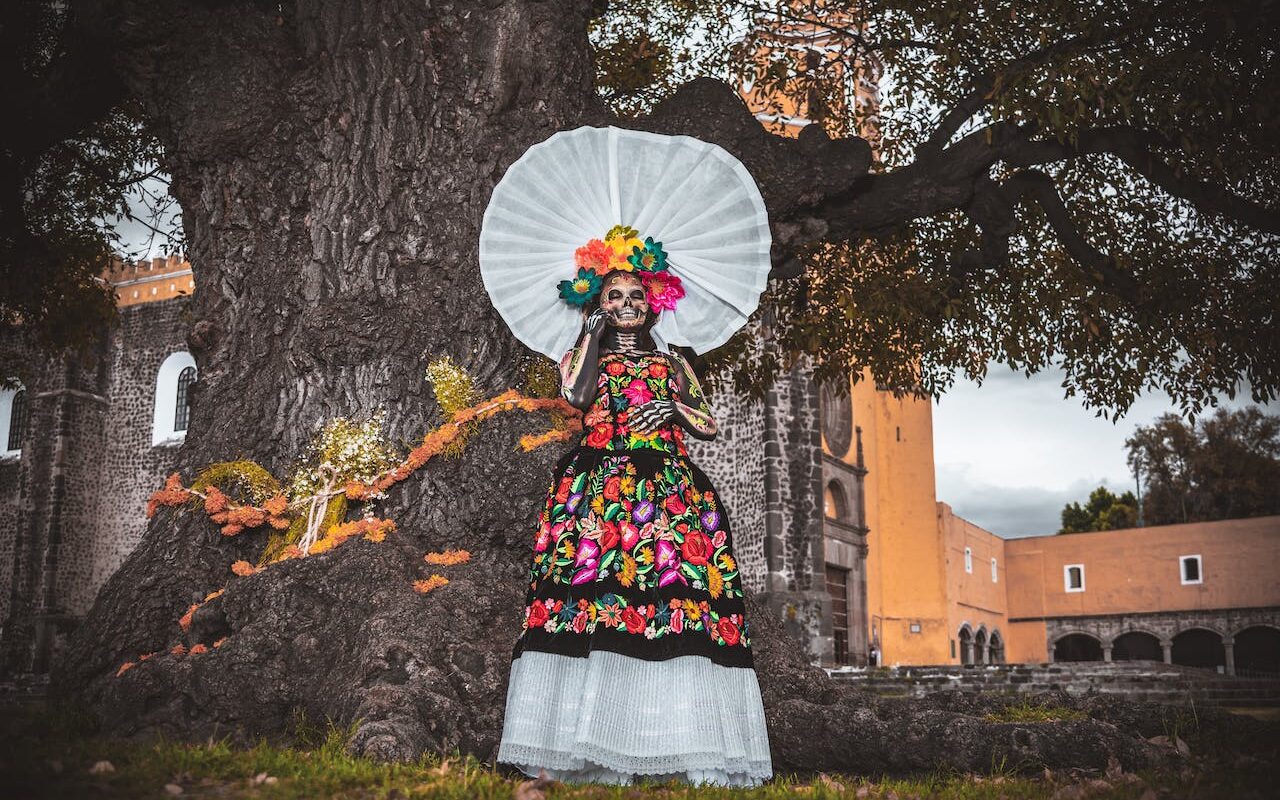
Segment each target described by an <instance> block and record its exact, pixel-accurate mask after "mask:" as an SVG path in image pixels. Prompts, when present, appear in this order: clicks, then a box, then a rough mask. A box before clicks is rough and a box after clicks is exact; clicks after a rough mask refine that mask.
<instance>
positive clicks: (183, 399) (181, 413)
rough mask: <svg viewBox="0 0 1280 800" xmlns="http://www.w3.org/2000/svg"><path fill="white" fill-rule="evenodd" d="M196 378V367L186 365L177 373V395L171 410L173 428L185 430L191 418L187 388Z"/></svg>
mask: <svg viewBox="0 0 1280 800" xmlns="http://www.w3.org/2000/svg"><path fill="white" fill-rule="evenodd" d="M195 379H196V368H195V367H187V368H186V369H184V370H183V371H182V372H180V373H179V374H178V397H177V400H176V402H175V404H174V405H175V406H176V407H175V409H174V412H173V429H174V430H175V431H185V430H186V429H187V423H188V422H190V420H191V406H189V405H187V390H188V389H190V388H191V384H192V382H193V381H195Z"/></svg>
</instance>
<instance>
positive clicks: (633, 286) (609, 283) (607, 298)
mask: <svg viewBox="0 0 1280 800" xmlns="http://www.w3.org/2000/svg"><path fill="white" fill-rule="evenodd" d="M600 307H601V308H602V309H604V312H605V314H606V317H605V319H607V320H608V322H609V324H610V325H612V326H613V327H615V328H620V329H622V330H629V329H632V328H639V327H641V326H643V325H644V323H645V319H646V318H647V317H648V315H649V298H648V295H647V294H646V293H645V290H644V284H642V283H641V282H640V279H639V278H637V277H636V276H635V275H633V274H632V273H630V272H615V273H612V274H611V275H609V276H607V277H606V278H605V281H604V286H602V287H601V288H600Z"/></svg>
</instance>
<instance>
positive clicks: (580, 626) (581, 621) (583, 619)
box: [573, 611, 587, 633]
mask: <svg viewBox="0 0 1280 800" xmlns="http://www.w3.org/2000/svg"><path fill="white" fill-rule="evenodd" d="M586 629H587V612H585V611H579V612H578V613H577V614H576V615H575V616H574V618H573V632H574V633H582V632H583V631H585V630H586Z"/></svg>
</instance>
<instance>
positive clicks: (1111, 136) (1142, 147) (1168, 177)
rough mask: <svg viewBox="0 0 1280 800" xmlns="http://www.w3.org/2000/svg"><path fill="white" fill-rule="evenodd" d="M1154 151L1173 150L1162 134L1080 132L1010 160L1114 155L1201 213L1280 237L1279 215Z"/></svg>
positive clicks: (1013, 149)
mask: <svg viewBox="0 0 1280 800" xmlns="http://www.w3.org/2000/svg"><path fill="white" fill-rule="evenodd" d="M1153 148H1169V149H1174V146H1173V145H1172V144H1170V143H1169V142H1168V141H1167V140H1166V139H1165V138H1164V137H1163V136H1161V135H1160V134H1158V133H1155V132H1153V131H1146V130H1140V129H1137V128H1095V129H1092V130H1089V131H1085V132H1083V133H1081V134H1080V136H1079V139H1078V143H1077V144H1076V145H1074V146H1072V145H1070V144H1067V143H1064V142H1053V141H1027V142H1021V143H1015V144H1013V145H1012V146H1010V147H1009V148H1007V152H1006V154H1005V161H1007V162H1008V163H1009V164H1012V165H1014V166H1019V167H1028V166H1034V165H1039V164H1047V163H1051V162H1054V161H1065V160H1067V159H1071V158H1078V157H1080V156H1084V155H1101V154H1109V155H1114V156H1116V157H1117V158H1119V159H1120V160H1121V161H1123V162H1124V163H1126V164H1128V165H1129V167H1130V168H1132V169H1133V170H1134V171H1135V172H1137V173H1138V174H1139V175H1141V176H1142V177H1144V178H1146V179H1147V180H1149V181H1150V182H1151V183H1153V184H1155V185H1156V186H1158V187H1160V188H1161V189H1163V190H1164V191H1165V192H1167V193H1168V194H1170V195H1171V196H1173V197H1177V198H1180V199H1182V200H1186V201H1187V202H1189V203H1191V205H1193V206H1194V207H1195V208H1196V209H1197V210H1198V211H1201V212H1203V213H1208V214H1221V215H1223V216H1227V217H1230V218H1232V219H1236V220H1239V221H1240V222H1242V223H1244V224H1246V225H1248V226H1249V227H1251V228H1255V229H1257V230H1259V231H1263V232H1266V233H1280V212H1277V211H1276V210H1274V209H1270V208H1267V207H1266V206H1263V205H1260V204H1258V203H1255V202H1253V201H1251V200H1247V199H1245V198H1243V197H1240V196H1239V195H1236V194H1233V193H1231V192H1230V191H1228V190H1226V189H1224V188H1223V187H1221V186H1217V185H1214V184H1211V183H1208V182H1207V181H1201V180H1197V179H1195V178H1191V177H1189V176H1187V175H1185V174H1179V171H1177V170H1175V169H1173V168H1172V167H1170V166H1169V165H1168V163H1166V162H1165V161H1164V160H1163V159H1161V158H1160V157H1159V156H1158V155H1157V154H1156V153H1155V152H1153Z"/></svg>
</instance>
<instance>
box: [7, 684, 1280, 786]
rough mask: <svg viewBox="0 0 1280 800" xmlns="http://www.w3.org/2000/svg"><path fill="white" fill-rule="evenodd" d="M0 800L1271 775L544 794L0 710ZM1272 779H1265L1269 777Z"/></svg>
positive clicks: (1256, 774) (447, 764)
mask: <svg viewBox="0 0 1280 800" xmlns="http://www.w3.org/2000/svg"><path fill="white" fill-rule="evenodd" d="M0 732H2V733H3V745H4V746H3V749H2V750H0V798H3V799H4V800H20V799H21V798H36V797H39V798H44V797H48V798H135V797H137V798H145V797H155V798H172V797H201V798H204V797H217V798H264V799H265V798H468V799H470V798H504V799H505V798H513V799H514V800H541V799H542V798H602V799H603V798H639V797H663V798H698V799H699V800H701V799H703V798H705V799H707V800H709V799H710V798H785V797H808V798H815V800H816V799H817V798H884V799H885V800H907V798H926V797H930V798H932V797H939V798H955V799H956V800H963V799H966V798H1008V799H1009V800H1020V799H1021V798H1048V799H1051V800H1082V799H1083V798H1139V799H1141V800H1155V798H1163V797H1186V798H1201V797H1223V798H1227V797H1230V798H1247V797H1258V798H1269V797H1271V796H1273V795H1272V794H1271V793H1270V791H1269V789H1270V788H1272V787H1274V785H1275V784H1274V783H1272V782H1270V781H1271V780H1272V779H1274V778H1275V777H1276V776H1275V765H1274V764H1272V765H1266V764H1262V763H1259V762H1257V761H1253V762H1252V763H1250V762H1247V761H1243V762H1241V761H1238V762H1237V763H1235V764H1232V765H1205V764H1199V763H1197V762H1196V760H1195V759H1194V755H1193V757H1192V758H1191V759H1190V760H1188V761H1187V762H1186V763H1185V765H1183V766H1180V767H1179V768H1177V769H1175V770H1172V771H1170V772H1168V773H1167V774H1142V775H1135V774H1126V773H1120V772H1119V771H1118V770H1113V771H1111V773H1110V774H1109V775H1108V774H1087V773H1074V774H1066V773H1061V774H1048V775H1034V776H1018V775H1013V774H999V773H997V774H991V775H953V774H931V775H922V776H916V777H913V778H909V779H898V778H879V779H876V778H867V777H853V776H846V775H819V776H817V777H816V778H815V777H813V776H804V777H801V776H794V775H778V776H776V777H775V779H774V780H773V781H772V782H770V783H769V784H768V785H766V786H763V787H760V788H757V789H752V790H741V789H739V790H731V789H718V788H713V787H690V786H685V785H681V784H675V783H668V784H644V785H636V786H630V787H604V786H594V785H587V786H573V785H565V784H559V783H551V784H549V785H545V786H544V785H540V784H539V783H537V782H534V781H531V780H529V779H527V778H525V777H524V776H519V775H513V774H512V773H511V771H509V770H507V769H506V768H505V767H503V768H501V769H498V770H495V768H494V765H492V764H487V763H481V762H478V761H476V760H475V759H473V758H464V757H460V756H458V755H457V754H453V755H451V756H443V757H442V756H440V755H435V754H428V755H425V756H423V758H422V759H421V760H420V761H418V762H417V763H413V764H383V763H379V762H375V761H371V760H369V759H365V758H353V757H351V756H349V755H347V754H346V752H345V749H344V745H345V743H346V741H347V738H348V736H349V735H350V732H351V731H350V730H342V729H338V728H336V727H334V726H331V725H330V726H327V727H325V728H323V729H322V728H319V727H317V726H309V725H306V724H305V723H302V724H300V726H299V728H298V736H299V739H300V743H299V745H298V746H295V747H277V746H273V745H270V744H268V743H266V742H260V743H259V744H258V745H257V746H255V747H253V748H250V749H243V748H235V747H232V746H230V745H229V744H228V743H227V742H226V741H207V742H203V743H198V744H186V743H179V742H170V741H163V740H162V741H156V742H150V743H133V742H126V741H121V740H116V739H109V738H103V737H99V736H93V735H89V734H87V733H85V732H84V726H83V724H82V722H81V720H80V719H78V718H77V717H76V716H75V715H73V714H67V713H53V712H50V711H48V710H46V708H45V706H44V704H43V703H38V702H26V703H10V704H6V705H4V706H0ZM1268 773H1270V776H1268Z"/></svg>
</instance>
